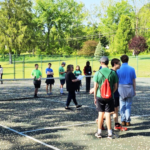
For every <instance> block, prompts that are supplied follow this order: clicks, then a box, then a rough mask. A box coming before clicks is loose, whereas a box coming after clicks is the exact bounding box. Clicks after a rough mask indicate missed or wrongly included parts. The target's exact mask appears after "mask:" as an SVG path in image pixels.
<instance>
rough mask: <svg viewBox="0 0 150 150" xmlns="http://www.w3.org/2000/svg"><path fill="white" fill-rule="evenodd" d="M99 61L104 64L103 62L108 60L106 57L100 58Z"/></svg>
mask: <svg viewBox="0 0 150 150" xmlns="http://www.w3.org/2000/svg"><path fill="white" fill-rule="evenodd" d="M99 61H100V62H102V63H105V62H107V61H109V59H108V57H107V56H103V57H101V59H100V60H99Z"/></svg>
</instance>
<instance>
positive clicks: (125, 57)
mask: <svg viewBox="0 0 150 150" xmlns="http://www.w3.org/2000/svg"><path fill="white" fill-rule="evenodd" d="M121 61H122V63H128V61H129V57H128V56H127V55H122V56H121Z"/></svg>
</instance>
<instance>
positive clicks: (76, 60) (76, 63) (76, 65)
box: [76, 55, 78, 66]
mask: <svg viewBox="0 0 150 150" xmlns="http://www.w3.org/2000/svg"><path fill="white" fill-rule="evenodd" d="M77 61H78V60H77V55H76V66H77V64H78V62H77Z"/></svg>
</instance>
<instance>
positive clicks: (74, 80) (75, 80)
mask: <svg viewBox="0 0 150 150" xmlns="http://www.w3.org/2000/svg"><path fill="white" fill-rule="evenodd" d="M78 81H80V80H79V79H73V80H72V82H78Z"/></svg>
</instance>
